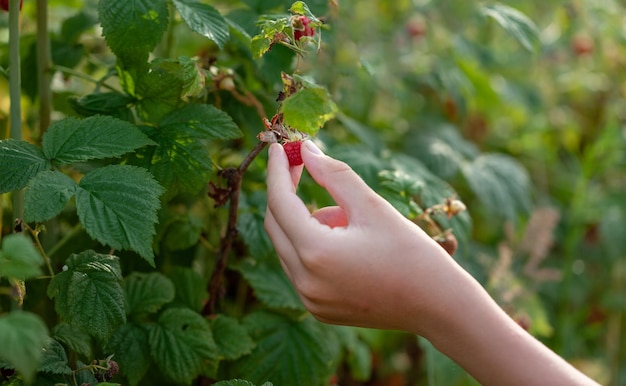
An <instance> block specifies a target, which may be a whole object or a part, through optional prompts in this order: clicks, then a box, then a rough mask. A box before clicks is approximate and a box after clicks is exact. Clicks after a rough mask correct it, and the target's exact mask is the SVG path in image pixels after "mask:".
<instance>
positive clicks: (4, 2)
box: [0, 0, 24, 11]
mask: <svg viewBox="0 0 626 386" xmlns="http://www.w3.org/2000/svg"><path fill="white" fill-rule="evenodd" d="M23 1H24V0H20V11H21V10H22V2H23ZM0 9H2V10H3V11H8V10H9V0H0Z"/></svg>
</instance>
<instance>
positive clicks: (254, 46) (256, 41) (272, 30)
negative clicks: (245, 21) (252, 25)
mask: <svg viewBox="0 0 626 386" xmlns="http://www.w3.org/2000/svg"><path fill="white" fill-rule="evenodd" d="M258 24H259V29H260V32H259V34H258V35H256V36H254V37H253V38H252V40H251V41H250V50H251V51H252V57H253V58H255V59H258V58H260V57H261V56H263V54H265V53H266V52H267V51H269V49H270V47H271V46H272V42H274V39H275V37H276V35H278V34H280V33H282V32H283V31H284V30H285V28H287V27H288V25H289V19H288V18H286V17H280V18H269V17H264V18H261V19H260V20H259V23H258Z"/></svg>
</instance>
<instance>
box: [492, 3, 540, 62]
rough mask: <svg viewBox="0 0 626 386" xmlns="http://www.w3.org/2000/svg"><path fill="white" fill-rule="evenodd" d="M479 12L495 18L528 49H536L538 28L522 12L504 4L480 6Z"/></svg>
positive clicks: (537, 45)
mask: <svg viewBox="0 0 626 386" xmlns="http://www.w3.org/2000/svg"><path fill="white" fill-rule="evenodd" d="M480 9H481V12H482V13H483V14H484V15H486V16H489V17H491V18H492V19H493V20H495V21H496V22H497V23H498V24H500V26H501V27H502V28H504V30H505V31H507V32H508V33H509V34H510V35H511V36H512V37H513V38H515V39H516V40H517V41H518V42H519V43H520V44H521V45H522V46H523V47H524V48H526V49H527V50H528V51H536V50H537V48H538V47H539V46H540V44H541V42H540V39H539V29H538V28H537V26H536V25H535V23H533V21H532V20H530V19H529V18H528V17H527V16H526V15H524V14H523V13H522V12H520V11H518V10H517V9H515V8H512V7H509V6H508V5H504V4H489V5H483V6H481V8H480Z"/></svg>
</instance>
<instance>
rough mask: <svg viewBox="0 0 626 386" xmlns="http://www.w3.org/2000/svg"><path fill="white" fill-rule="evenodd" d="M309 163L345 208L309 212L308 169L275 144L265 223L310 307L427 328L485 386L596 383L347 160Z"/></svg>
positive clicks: (321, 315)
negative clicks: (300, 187)
mask: <svg viewBox="0 0 626 386" xmlns="http://www.w3.org/2000/svg"><path fill="white" fill-rule="evenodd" d="M302 158H303V160H304V164H305V166H306V168H307V170H308V171H309V173H310V174H311V176H312V177H313V178H314V179H315V180H316V182H317V183H318V184H319V185H321V186H322V187H324V188H325V189H326V190H328V192H329V193H330V194H331V196H332V197H333V198H334V200H335V202H336V203H337V206H333V207H327V208H323V209H321V210H319V211H317V212H314V213H310V212H309V210H308V209H307V207H306V206H305V204H304V203H303V202H302V201H301V200H300V198H299V197H298V196H297V195H296V186H297V184H298V181H299V178H300V174H301V172H302V167H295V168H289V166H288V162H287V159H286V156H285V154H284V151H283V149H282V147H281V146H280V145H277V144H274V145H272V146H271V147H270V159H269V164H268V178H267V184H268V209H267V213H266V218H265V228H266V230H267V232H268V234H269V235H270V237H271V239H272V241H273V243H274V246H275V248H276V251H277V252H278V255H279V257H280V261H281V264H282V266H283V268H284V270H285V273H286V274H287V276H288V277H289V279H290V280H291V282H292V283H293V284H294V287H295V288H296V290H297V291H298V293H299V295H300V297H301V299H302V301H303V303H304V305H305V306H306V307H307V309H308V310H309V311H310V312H311V313H312V314H313V315H314V316H315V317H316V318H318V319H319V320H321V321H323V322H327V323H333V324H343V325H353V326H362V327H372V328H382V329H397V330H404V331H408V332H412V333H416V334H419V335H421V336H423V337H425V338H426V339H428V340H430V341H431V342H432V343H433V344H434V346H435V347H436V348H437V349H438V350H440V351H441V352H443V353H444V354H446V355H448V356H449V357H451V358H452V359H453V360H455V361H456V362H457V363H459V364H460V365H461V366H463V367H464V368H465V369H466V370H467V371H468V372H469V373H470V374H472V375H473V376H474V377H475V378H476V379H477V380H478V381H479V382H481V383H482V384H484V385H525V386H528V385H547V384H550V385H596V383H595V382H594V381H592V380H591V379H589V378H587V377H586V376H585V375H583V374H582V373H580V372H579V371H578V370H576V369H575V368H574V367H572V366H571V365H569V364H568V363H567V362H565V361H564V360H563V359H562V358H560V357H559V356H558V355H556V354H555V353H553V352H552V351H551V350H549V349H548V348H547V347H546V346H544V345H543V344H541V343H540V342H539V341H537V340H536V339H534V338H533V337H532V336H531V335H529V334H528V333H526V331H524V330H523V329H522V328H520V327H519V326H518V325H517V324H516V323H515V322H514V321H513V320H512V319H511V318H509V317H508V316H507V315H506V314H505V313H504V312H503V311H502V309H501V308H500V307H499V306H498V305H497V304H496V303H495V301H494V300H493V299H492V298H491V297H490V296H489V295H488V294H487V292H486V291H485V290H484V289H483V288H482V286H481V285H480V284H479V283H478V282H477V281H476V280H475V279H474V278H473V277H472V276H471V275H469V274H468V273H467V272H466V271H465V270H464V269H463V268H462V267H461V266H459V265H458V264H457V263H456V262H455V261H454V259H452V258H451V257H450V255H448V254H447V253H446V252H445V251H444V250H443V249H442V248H441V247H440V246H439V245H438V244H437V243H436V242H434V241H433V240H432V239H431V238H430V237H429V236H428V235H426V234H425V233H424V232H423V231H422V230H421V229H420V228H419V227H418V226H416V225H415V224H413V223H412V222H410V221H408V220H407V219H405V218H404V217H403V216H402V215H401V214H400V213H399V212H397V211H396V210H395V209H394V208H393V207H392V206H391V205H390V204H389V203H388V202H387V201H385V200H384V199H383V198H381V197H380V196H379V195H378V194H376V193H375V192H374V191H372V190H371V189H370V188H369V187H368V186H367V185H366V184H365V183H364V182H363V181H362V180H361V179H360V178H359V177H358V175H357V174H356V173H354V171H352V169H351V168H350V167H349V166H347V165H346V164H344V163H342V162H340V161H337V160H334V159H332V158H330V157H327V156H325V155H323V154H322V153H321V151H320V150H319V149H318V148H317V147H316V146H315V145H314V144H313V143H312V142H310V141H307V142H305V145H304V146H303V147H302Z"/></svg>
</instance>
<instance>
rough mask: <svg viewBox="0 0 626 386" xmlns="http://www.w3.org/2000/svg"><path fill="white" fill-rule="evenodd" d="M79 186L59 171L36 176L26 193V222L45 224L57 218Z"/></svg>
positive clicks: (45, 172)
mask: <svg viewBox="0 0 626 386" xmlns="http://www.w3.org/2000/svg"><path fill="white" fill-rule="evenodd" d="M77 188H78V185H77V184H76V183H75V182H74V180H72V179H71V178H70V177H68V176H66V175H65V174H63V173H61V172H58V171H44V172H41V173H39V174H37V175H36V176H35V178H33V179H32V180H30V182H29V183H28V186H27V187H26V191H25V192H24V220H25V221H27V222H31V221H36V222H44V221H47V220H50V219H51V218H53V217H55V216H57V215H58V214H59V213H61V211H62V210H63V208H64V207H65V205H66V204H67V202H68V201H69V200H70V198H72V196H73V195H74V193H76V189H77Z"/></svg>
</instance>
